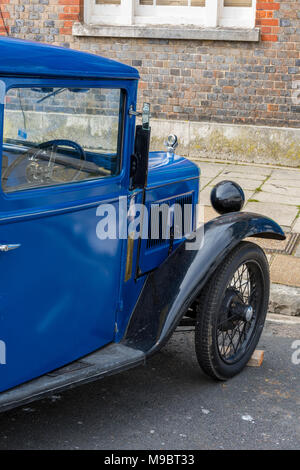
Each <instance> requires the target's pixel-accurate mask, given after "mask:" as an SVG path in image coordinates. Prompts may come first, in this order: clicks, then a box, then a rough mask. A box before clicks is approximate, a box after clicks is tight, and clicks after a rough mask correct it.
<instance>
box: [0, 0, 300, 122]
mask: <svg viewBox="0 0 300 470" xmlns="http://www.w3.org/2000/svg"><path fill="white" fill-rule="evenodd" d="M0 4H1V6H2V8H3V10H4V13H5V15H6V16H7V18H6V22H7V25H8V27H9V29H10V32H11V35H13V36H16V37H20V38H25V39H29V40H35V41H42V42H47V43H52V44H58V45H63V46H65V47H72V48H76V49H81V50H87V51H90V52H93V53H96V54H99V55H103V56H105V57H110V58H112V59H116V60H119V61H121V62H124V63H127V64H129V65H133V66H134V67H137V68H138V69H139V72H140V75H141V82H140V93H139V100H140V102H143V101H148V100H150V101H151V103H152V113H153V115H154V117H158V118H166V119H182V120H193V121H212V122H224V123H246V124H256V125H273V126H290V127H299V128H300V105H298V104H297V103H296V104H295V103H294V102H293V99H292V94H293V90H294V89H293V86H294V84H295V82H298V81H300V1H299V0H280V1H278V0H277V1H275V0H268V1H257V25H258V26H259V27H260V28H261V32H262V37H261V41H260V42H258V43H256V42H254V43H253V42H249V43H247V42H224V41H192V40H168V39H161V40H159V39H124V38H123V39H121V38H112V39H110V38H96V37H75V36H73V35H72V24H73V22H74V21H81V20H82V15H83V0H35V2H34V3H33V2H32V1H31V0H24V1H21V0H0ZM1 27H2V29H0V31H1V32H2V34H3V32H4V30H3V25H1V20H0V28H1Z"/></svg>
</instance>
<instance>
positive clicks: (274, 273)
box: [270, 255, 300, 287]
mask: <svg viewBox="0 0 300 470" xmlns="http://www.w3.org/2000/svg"><path fill="white" fill-rule="evenodd" d="M270 274H271V281H272V282H275V283H277V284H284V285H287V286H295V287H300V258H296V257H294V256H288V255H275V257H274V260H273V262H272V264H271V269H270Z"/></svg>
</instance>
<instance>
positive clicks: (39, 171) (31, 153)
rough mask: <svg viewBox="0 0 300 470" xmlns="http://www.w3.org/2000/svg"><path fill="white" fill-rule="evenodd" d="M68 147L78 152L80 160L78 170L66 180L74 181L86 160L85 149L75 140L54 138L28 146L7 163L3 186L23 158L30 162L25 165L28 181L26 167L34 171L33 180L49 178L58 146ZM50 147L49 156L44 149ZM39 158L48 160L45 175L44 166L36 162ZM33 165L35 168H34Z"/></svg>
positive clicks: (42, 180)
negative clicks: (10, 162) (27, 148)
mask: <svg viewBox="0 0 300 470" xmlns="http://www.w3.org/2000/svg"><path fill="white" fill-rule="evenodd" d="M61 146H63V147H70V148H73V149H74V150H75V151H76V152H78V154H79V159H80V161H81V162H82V164H81V165H80V166H79V168H78V171H77V172H75V175H74V176H73V178H72V179H70V180H68V182H72V181H75V180H76V178H77V177H78V175H79V174H80V173H81V170H82V167H83V164H84V162H85V161H86V155H85V151H84V150H83V148H82V147H81V146H80V145H79V144H77V143H76V142H73V141H72V140H68V139H54V140H49V141H47V142H42V143H41V144H39V145H37V146H36V147H33V148H30V149H29V150H28V151H27V152H25V153H23V154H22V155H20V156H19V157H18V158H16V159H15V160H14V161H13V162H12V164H11V165H9V166H8V167H7V168H6V169H5V170H4V172H3V174H2V181H3V187H4V189H6V183H7V180H8V178H9V176H10V175H11V173H12V171H13V170H14V169H15V168H16V167H17V166H18V165H20V163H22V162H23V160H25V159H27V158H30V160H31V163H29V165H28V166H27V169H26V176H27V180H28V182H32V181H29V178H28V173H29V172H28V171H27V170H28V169H31V170H32V171H35V175H34V179H35V181H39V179H40V182H44V179H46V178H48V179H51V172H52V170H53V167H54V165H55V161H56V157H55V154H56V153H57V150H58V148H59V147H61ZM47 149H51V153H50V157H48V155H47V154H46V153H45V150H47ZM38 158H40V159H41V160H48V163H47V175H46V171H45V170H46V166H42V165H41V164H40V163H38V162H37V161H36V160H37V159H38ZM34 165H35V168H34Z"/></svg>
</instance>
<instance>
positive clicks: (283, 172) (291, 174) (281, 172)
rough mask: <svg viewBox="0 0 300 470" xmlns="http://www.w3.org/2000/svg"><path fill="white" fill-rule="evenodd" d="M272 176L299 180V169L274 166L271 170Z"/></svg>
mask: <svg viewBox="0 0 300 470" xmlns="http://www.w3.org/2000/svg"><path fill="white" fill-rule="evenodd" d="M272 177H273V178H278V179H290V180H296V179H297V180H298V181H299V182H300V169H298V168H293V169H291V170H288V169H285V168H282V169H281V168H275V169H274V170H273V172H272Z"/></svg>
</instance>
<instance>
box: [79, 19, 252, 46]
mask: <svg viewBox="0 0 300 470" xmlns="http://www.w3.org/2000/svg"><path fill="white" fill-rule="evenodd" d="M72 34H73V36H91V37H114V38H145V39H187V40H201V41H247V42H258V41H259V40H260V29H259V28H253V29H242V28H223V27H218V28H200V27H197V26H191V25H187V26H181V25H180V26H173V25H172V26H170V25H160V26H153V25H133V26H116V25H112V26H109V25H88V24H83V23H74V24H73V30H72Z"/></svg>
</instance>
